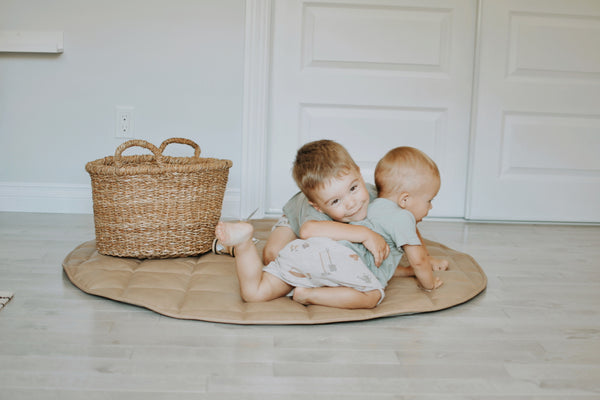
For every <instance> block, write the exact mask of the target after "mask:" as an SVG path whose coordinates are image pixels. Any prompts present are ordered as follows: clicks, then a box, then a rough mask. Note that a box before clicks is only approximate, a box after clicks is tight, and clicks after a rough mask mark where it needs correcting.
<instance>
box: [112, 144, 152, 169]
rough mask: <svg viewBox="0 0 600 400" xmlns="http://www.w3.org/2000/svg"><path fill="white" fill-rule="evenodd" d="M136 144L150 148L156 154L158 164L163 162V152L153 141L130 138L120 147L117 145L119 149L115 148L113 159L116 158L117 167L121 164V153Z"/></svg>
mask: <svg viewBox="0 0 600 400" xmlns="http://www.w3.org/2000/svg"><path fill="white" fill-rule="evenodd" d="M134 146H139V147H143V148H145V149H148V150H150V151H151V152H152V153H153V154H154V159H155V160H156V162H157V163H158V164H160V163H161V161H162V154H161V151H160V150H159V149H158V147H156V146H155V145H153V144H152V143H150V142H147V141H145V140H141V139H134V140H128V141H126V142H124V143H121V144H120V145H119V147H117V149H116V150H115V156H114V158H113V160H114V163H115V166H116V167H120V166H121V153H123V152H124V151H125V150H126V149H128V148H130V147H134Z"/></svg>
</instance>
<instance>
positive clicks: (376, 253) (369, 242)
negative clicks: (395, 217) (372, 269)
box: [362, 231, 390, 267]
mask: <svg viewBox="0 0 600 400" xmlns="http://www.w3.org/2000/svg"><path fill="white" fill-rule="evenodd" d="M370 232H371V234H369V236H368V238H367V239H366V240H365V241H363V242H362V244H363V245H364V246H365V247H366V248H367V250H369V251H370V252H371V254H373V258H374V259H375V265H376V266H377V267H379V266H380V265H381V263H382V262H383V260H385V259H386V258H387V256H388V255H389V254H390V246H388V244H387V242H386V241H385V239H384V238H383V237H382V236H381V235H380V234H378V233H375V232H373V231H370Z"/></svg>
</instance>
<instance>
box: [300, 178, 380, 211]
mask: <svg viewBox="0 0 600 400" xmlns="http://www.w3.org/2000/svg"><path fill="white" fill-rule="evenodd" d="M311 197H312V199H313V200H312V201H309V202H310V204H311V205H312V206H313V207H314V208H315V209H317V211H320V212H322V213H324V214H327V215H328V216H329V217H331V219H333V220H334V221H339V222H353V221H361V220H363V219H365V218H366V217H367V209H368V208H369V192H368V190H367V187H366V186H365V181H364V180H363V178H362V176H361V175H360V172H359V171H352V172H349V173H348V174H346V175H343V176H340V177H338V178H332V179H331V180H329V181H328V182H327V183H325V184H324V185H323V186H322V187H320V188H316V189H314V190H313V193H312V196H311Z"/></svg>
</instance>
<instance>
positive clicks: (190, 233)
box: [85, 138, 233, 258]
mask: <svg viewBox="0 0 600 400" xmlns="http://www.w3.org/2000/svg"><path fill="white" fill-rule="evenodd" d="M171 143H181V144H186V145H190V146H192V147H193V148H194V155H193V156H192V157H171V156H164V155H163V154H162V153H163V151H164V149H165V147H166V146H167V145H169V144H171ZM134 146H139V147H144V148H146V149H148V150H150V151H151V152H152V153H153V154H152V155H132V156H123V155H122V153H123V151H124V150H125V149H127V148H129V147H134ZM232 164H233V163H232V162H231V161H230V160H219V159H214V158H200V147H199V146H198V145H197V144H196V143H195V142H193V141H191V140H189V139H183V138H171V139H167V140H165V141H164V142H163V143H162V144H161V145H160V147H158V148H157V147H156V146H154V145H153V144H151V143H149V142H146V141H144V140H130V141H127V142H125V143H123V144H122V145H120V146H119V147H118V148H117V149H116V150H115V155H114V156H109V157H105V158H102V159H99V160H95V161H91V162H89V163H87V164H86V166H85V169H86V171H87V172H88V173H89V174H90V178H91V183H92V198H93V204H94V224H95V231H96V248H97V250H98V252H99V253H101V254H105V255H110V256H118V257H135V258H170V257H186V256H194V255H198V254H202V253H206V252H207V251H209V250H211V245H212V241H213V239H214V230H215V226H216V225H217V223H218V222H219V219H220V217H221V210H222V206H223V197H224V194H225V188H226V186H227V180H228V177H229V169H230V168H231V166H232Z"/></svg>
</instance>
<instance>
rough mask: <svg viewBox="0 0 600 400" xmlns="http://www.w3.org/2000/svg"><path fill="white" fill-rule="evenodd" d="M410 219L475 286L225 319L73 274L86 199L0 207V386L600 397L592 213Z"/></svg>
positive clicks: (599, 287)
mask: <svg viewBox="0 0 600 400" xmlns="http://www.w3.org/2000/svg"><path fill="white" fill-rule="evenodd" d="M268 225H270V224H267V223H263V224H262V226H268ZM421 232H422V233H423V236H424V237H426V238H428V239H432V240H435V241H438V242H441V243H444V244H446V245H447V246H449V247H452V248H454V249H456V250H459V251H463V252H466V253H469V254H471V255H472V256H473V257H474V258H475V259H476V260H477V261H478V262H479V263H480V265H481V266H482V268H483V269H484V271H485V272H486V274H487V276H488V279H489V283H488V288H487V290H486V291H485V292H483V293H482V294H481V295H479V296H478V297H476V298H475V299H473V300H472V301H470V302H468V303H466V304H463V305H460V306H458V307H455V308H452V309H448V310H444V311H440V312H435V313H429V314H417V315H411V316H400V317H392V318H385V319H378V320H371V321H365V322H357V323H342V324H331V325H315V326H237V325H226V324H216V323H208V322H200V321H184V320H177V319H171V318H168V317H164V316H161V315H158V314H156V313H154V312H151V311H148V310H145V309H141V308H137V307H134V306H130V305H126V304H121V303H118V302H114V301H110V300H106V299H102V298H98V297H94V296H90V295H87V294H85V293H83V292H81V291H80V290H79V289H77V288H75V287H74V286H73V285H72V284H71V283H70V282H69V280H68V279H67V278H66V277H65V275H64V274H63V273H62V268H61V262H62V260H63V259H64V257H65V256H66V255H67V254H68V253H69V252H70V251H71V250H72V249H73V248H74V247H75V246H76V245H78V244H80V243H81V242H83V241H87V240H90V239H92V238H93V236H94V234H93V220H92V217H91V216H90V215H64V214H63V215H61V214H18V213H0V290H9V291H14V292H15V297H14V299H13V300H12V301H11V302H10V303H9V304H8V305H7V306H6V307H5V308H4V309H3V310H2V311H0V399H2V400H9V399H10V400H18V399H92V400H93V399H121V398H122V399H128V400H136V399H144V400H147V399H286V400H287V399H292V400H293V399H311V400H319V399H442V400H454V399H503V400H504V399H544V400H550V399H556V400H558V399H560V400H564V399H600V261H599V260H600V227H597V226H578V227H573V226H549V225H508V224H506V225H504V224H473V223H462V222H430V221H425V222H423V223H422V224H421Z"/></svg>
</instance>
